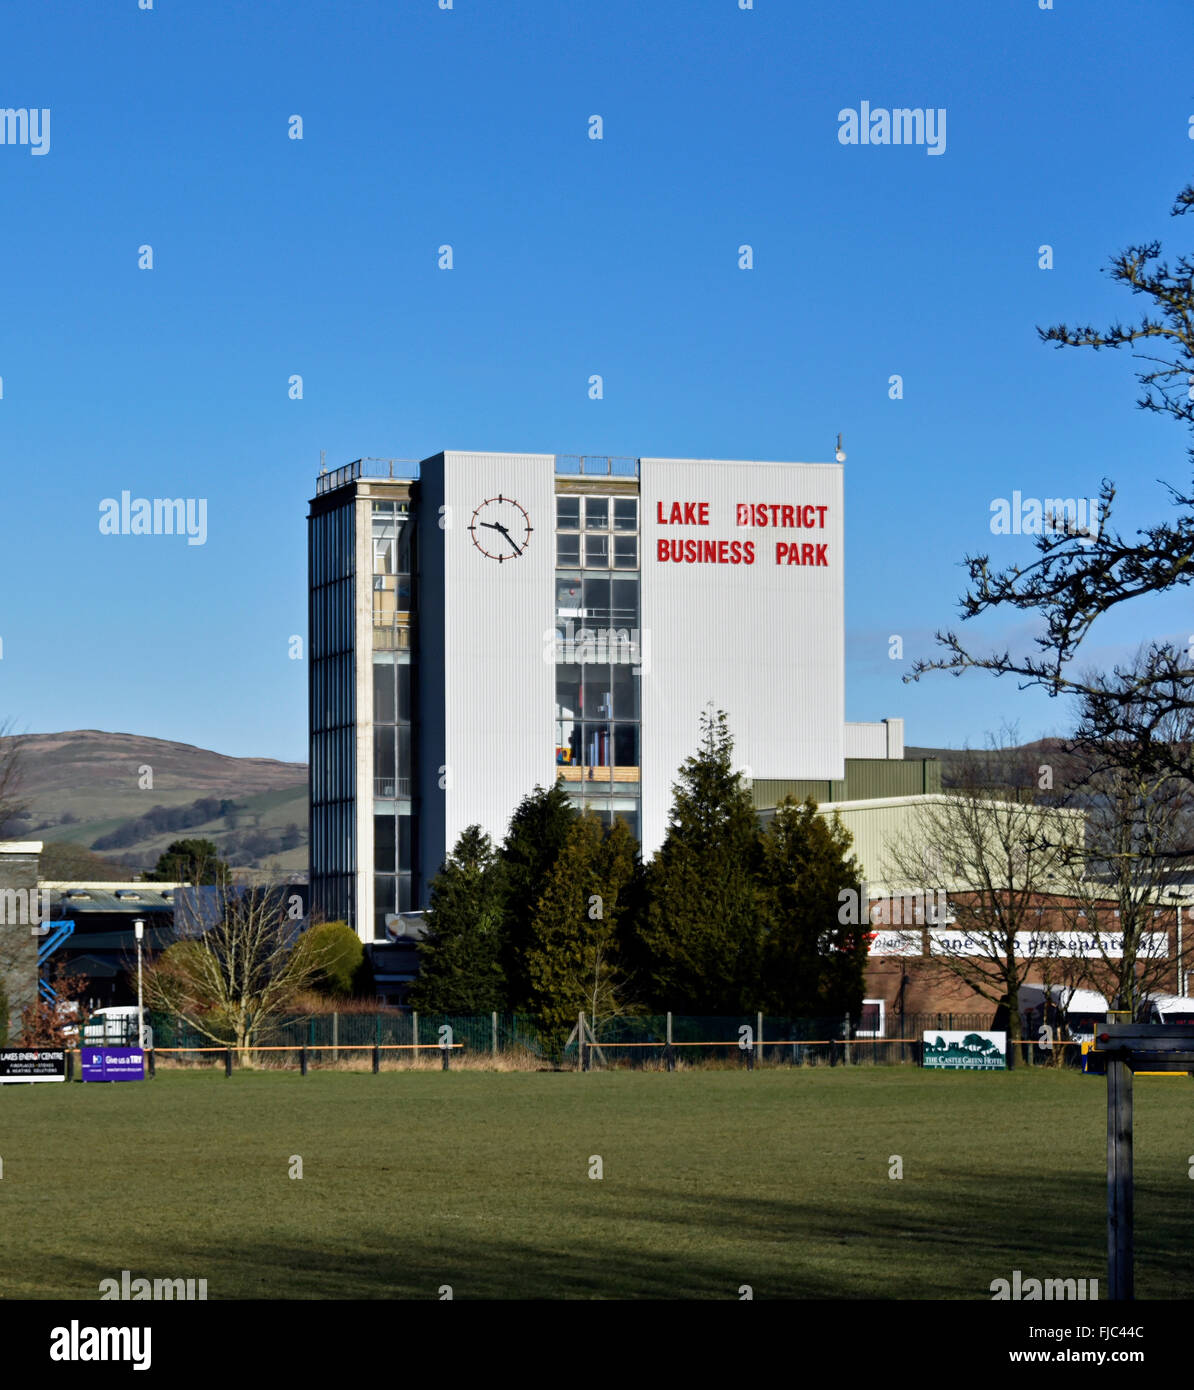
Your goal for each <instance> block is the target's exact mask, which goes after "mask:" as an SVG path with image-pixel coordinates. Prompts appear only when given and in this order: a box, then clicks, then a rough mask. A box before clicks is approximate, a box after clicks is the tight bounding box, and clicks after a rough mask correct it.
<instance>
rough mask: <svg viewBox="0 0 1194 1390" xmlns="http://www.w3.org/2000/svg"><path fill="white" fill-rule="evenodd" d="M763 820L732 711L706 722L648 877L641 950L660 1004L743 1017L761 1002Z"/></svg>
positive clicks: (685, 766) (709, 715)
mask: <svg viewBox="0 0 1194 1390" xmlns="http://www.w3.org/2000/svg"><path fill="white" fill-rule="evenodd" d="M759 854H760V840H759V829H758V821H757V818H756V815H755V809H754V805H753V803H752V800H751V794H750V790H749V788H748V786H747V785H746V783H745V782H744V781H743V780H742V778H741V777H740V776H739V775H738V773H737V772H735V770H734V766H733V739H732V738H731V736H730V732H729V728H728V726H727V722H726V715H725V712H724V711H723V710H717V711H716V712H714V711H708V712H706V713H705V714H704V715H702V717H701V741H700V745H699V747H698V749H697V752H696V753H695V754H693V755H692V756H690V757H688V758H686V759H685V761H684V764H683V766H682V767H681V769H680V776H679V780H678V782H677V783H676V784H675V785H674V787H673V800H672V810H671V815H670V817H669V819H668V828H667V834H666V836H665V838H664V842H663V844H662V845H661V846H660V849H659V853H658V854H657V855H656V856H655V858H654V859H653V860H652V862H651V865H650V868H649V869H648V872H647V887H648V904H647V912H646V921H645V923H644V928H643V931H642V939H641V943H640V950H641V951H642V952H643V953H644V956H643V974H644V976H645V979H646V981H647V982H648V986H649V991H650V995H651V1000H652V1003H653V1006H654V1007H655V1008H657V1009H672V1010H675V1011H676V1012H678V1013H708V1014H735V1013H742V1012H746V1011H750V1010H753V1009H754V1008H755V1007H756V1004H757V996H758V973H759V951H760V944H761V943H760V919H759V908H758V902H757V893H756V886H755V876H756V872H757V868H758V863H759Z"/></svg>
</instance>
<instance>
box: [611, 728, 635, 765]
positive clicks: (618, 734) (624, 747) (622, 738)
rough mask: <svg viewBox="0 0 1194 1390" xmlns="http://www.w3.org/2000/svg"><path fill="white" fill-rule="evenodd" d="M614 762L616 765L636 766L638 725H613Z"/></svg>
mask: <svg viewBox="0 0 1194 1390" xmlns="http://www.w3.org/2000/svg"><path fill="white" fill-rule="evenodd" d="M614 763H615V764H616V765H617V766H618V767H638V765H639V758H638V725H637V724H615V725H614Z"/></svg>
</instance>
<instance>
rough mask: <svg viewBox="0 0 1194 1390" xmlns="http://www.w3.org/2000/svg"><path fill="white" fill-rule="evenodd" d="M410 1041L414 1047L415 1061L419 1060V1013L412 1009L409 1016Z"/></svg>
mask: <svg viewBox="0 0 1194 1390" xmlns="http://www.w3.org/2000/svg"><path fill="white" fill-rule="evenodd" d="M410 1040H411V1042H413V1043H414V1045H415V1061H416V1062H417V1061H418V1060H419V1011H418V1009H414V1010H413V1011H412V1012H411V1016H410Z"/></svg>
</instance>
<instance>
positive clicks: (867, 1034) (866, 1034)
mask: <svg viewBox="0 0 1194 1390" xmlns="http://www.w3.org/2000/svg"><path fill="white" fill-rule="evenodd" d="M886 1011H887V1010H886V1006H885V1004H884V1002H883V1000H882V999H864V1000H863V1001H862V1015H861V1017H860V1018H859V1020H858V1027H857V1028H856V1029H855V1031H854V1036H855V1037H856V1038H881V1037H883V1035H884V1032H885V1027H884V1025H885V1022H886V1019H885V1014H886Z"/></svg>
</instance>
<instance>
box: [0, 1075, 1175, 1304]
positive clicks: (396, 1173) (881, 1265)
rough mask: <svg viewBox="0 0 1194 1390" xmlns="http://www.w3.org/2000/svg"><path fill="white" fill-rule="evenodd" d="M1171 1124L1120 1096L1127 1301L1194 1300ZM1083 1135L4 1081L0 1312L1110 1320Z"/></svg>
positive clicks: (502, 1082)
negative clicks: (254, 1306)
mask: <svg viewBox="0 0 1194 1390" xmlns="http://www.w3.org/2000/svg"><path fill="white" fill-rule="evenodd" d="M1192 1119H1194V1085H1192V1084H1191V1082H1190V1081H1189V1079H1188V1078H1181V1079H1163V1080H1162V1079H1158V1080H1150V1079H1148V1078H1142V1079H1140V1080H1138V1082H1137V1085H1136V1241H1137V1296H1138V1297H1140V1298H1150V1297H1151V1298H1161V1297H1166V1298H1190V1297H1192V1296H1194V1268H1192V1267H1191V1262H1190V1259H1189V1250H1190V1249H1191V1247H1192V1246H1194V1202H1192V1200H1191V1198H1192V1196H1194V1183H1192V1181H1191V1178H1190V1176H1189V1171H1190V1165H1191V1159H1190V1157H1189V1155H1191V1153H1192V1152H1194V1125H1192V1124H1191V1120H1192ZM1105 1133H1106V1090H1105V1083H1104V1082H1103V1081H1102V1080H1101V1079H1096V1078H1093V1077H1083V1076H1081V1075H1079V1074H1076V1073H1073V1072H1066V1071H1047V1070H1040V1069H1037V1070H1034V1071H1017V1072H1012V1073H987V1074H981V1075H974V1074H971V1075H957V1074H932V1073H925V1072H920V1071H916V1070H914V1069H911V1068H902V1067H890V1068H884V1067H866V1068H856V1069H855V1068H833V1069H829V1068H807V1069H804V1068H798V1069H795V1070H789V1069H786V1068H776V1069H762V1070H756V1071H755V1072H753V1073H749V1072H740V1071H733V1072H728V1071H695V1070H694V1071H690V1072H677V1073H674V1074H668V1073H664V1072H613V1073H602V1072H593V1073H589V1074H583V1075H582V1074H577V1073H562V1072H561V1073H551V1072H539V1073H486V1072H451V1073H442V1072H434V1071H431V1072H418V1071H390V1072H384V1071H383V1073H382V1074H381V1075H379V1076H372V1075H370V1074H368V1073H342V1072H322V1073H320V1072H312V1073H311V1074H310V1075H309V1076H307V1077H305V1078H304V1077H301V1076H299V1075H298V1074H297V1073H296V1072H291V1073H276V1072H275V1073H269V1072H256V1073H253V1072H246V1073H238V1074H236V1075H234V1076H233V1077H232V1078H231V1079H226V1078H225V1077H224V1076H223V1074H222V1072H220V1071H211V1072H183V1071H173V1072H172V1071H159V1073H158V1076H157V1079H156V1080H154V1081H152V1082H144V1083H138V1084H117V1085H102V1084H88V1085H81V1084H77V1083H75V1084H70V1085H61V1084H60V1085H44V1084H43V1085H36V1086H4V1087H2V1088H0V1135H2V1136H3V1140H2V1144H0V1158H2V1160H3V1181H0V1296H2V1297H3V1298H7V1299H12V1298H71V1299H75V1298H77V1299H97V1298H98V1289H99V1282H100V1280H102V1279H106V1278H119V1277H120V1273H121V1271H122V1270H125V1269H127V1270H129V1271H131V1274H132V1277H133V1278H138V1277H147V1278H154V1277H158V1278H184V1279H185V1278H196V1279H198V1278H204V1279H206V1280H207V1284H208V1297H209V1298H210V1299H230V1298H254V1297H266V1298H280V1299H291V1298H293V1299H304V1298H306V1299H310V1298H427V1299H435V1298H438V1297H439V1291H440V1288H441V1286H443V1285H445V1284H447V1285H451V1287H452V1290H453V1295H454V1297H455V1298H463V1299H468V1298H497V1299H511V1298H539V1299H563V1298H574V1299H589V1298H603V1299H621V1298H660V1299H675V1298H680V1299H692V1298H699V1299H737V1298H738V1297H739V1288H740V1286H742V1285H743V1284H749V1285H750V1286H751V1287H752V1289H753V1291H754V1297H755V1298H835V1299H836V1298H853V1297H867V1298H885V1299H888V1298H890V1299H915V1298H951V1299H979V1300H985V1299H989V1298H990V1283H991V1281H992V1280H993V1279H996V1278H1008V1279H1010V1278H1011V1276H1012V1272H1013V1270H1016V1269H1019V1270H1020V1271H1021V1272H1022V1275H1023V1276H1024V1277H1025V1278H1028V1277H1037V1278H1087V1279H1090V1278H1097V1279H1098V1280H1099V1282H1100V1295H1101V1297H1103V1298H1105V1297H1106V1284H1105V1279H1106V1253H1105V1252H1106V1246H1105V1241H1106V1230H1105V1200H1106V1170H1105V1166H1104V1165H1105V1143H1106V1139H1105ZM893 1155H899V1157H900V1158H901V1159H902V1163H903V1177H902V1178H900V1179H893V1178H892V1177H890V1176H889V1172H890V1171H892V1167H893V1164H892V1157H893ZM296 1156H297V1157H298V1158H301V1161H302V1177H301V1178H293V1177H291V1176H289V1173H290V1172H291V1171H292V1170H293V1169H294V1160H295V1158H296ZM595 1157H599V1158H600V1160H601V1163H602V1166H603V1176H602V1177H601V1178H600V1179H595V1178H592V1177H590V1176H589V1174H590V1171H591V1169H592V1168H593V1167H594V1164H593V1160H594V1158H595Z"/></svg>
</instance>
